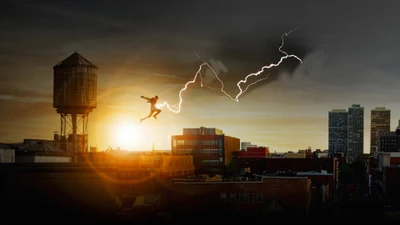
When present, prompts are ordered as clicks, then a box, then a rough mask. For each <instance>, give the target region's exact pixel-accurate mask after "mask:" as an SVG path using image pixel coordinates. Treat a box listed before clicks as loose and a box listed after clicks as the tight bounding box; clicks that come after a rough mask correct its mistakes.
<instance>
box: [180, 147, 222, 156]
mask: <svg viewBox="0 0 400 225" xmlns="http://www.w3.org/2000/svg"><path fill="white" fill-rule="evenodd" d="M176 152H178V153H186V154H192V153H197V154H218V153H220V155H223V153H224V150H223V149H218V148H205V149H195V150H193V148H184V149H183V148H178V149H176Z"/></svg>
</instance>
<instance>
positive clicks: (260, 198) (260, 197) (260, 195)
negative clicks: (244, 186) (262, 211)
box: [257, 193, 263, 202]
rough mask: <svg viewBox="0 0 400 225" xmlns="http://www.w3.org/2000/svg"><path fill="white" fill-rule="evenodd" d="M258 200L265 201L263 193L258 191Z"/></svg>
mask: <svg viewBox="0 0 400 225" xmlns="http://www.w3.org/2000/svg"><path fill="white" fill-rule="evenodd" d="M257 202H263V193H257Z"/></svg>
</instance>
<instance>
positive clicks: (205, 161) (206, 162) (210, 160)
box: [203, 159, 219, 165]
mask: <svg viewBox="0 0 400 225" xmlns="http://www.w3.org/2000/svg"><path fill="white" fill-rule="evenodd" d="M203 163H204V165H215V164H219V161H218V159H206V160H203Z"/></svg>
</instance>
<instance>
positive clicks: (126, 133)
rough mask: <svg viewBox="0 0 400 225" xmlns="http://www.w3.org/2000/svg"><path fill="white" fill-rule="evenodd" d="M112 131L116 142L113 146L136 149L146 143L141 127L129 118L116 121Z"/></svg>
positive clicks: (130, 149) (122, 148)
mask: <svg viewBox="0 0 400 225" xmlns="http://www.w3.org/2000/svg"><path fill="white" fill-rule="evenodd" d="M111 132H112V136H113V142H114V143H113V146H115V147H117V148H120V149H121V150H129V151H134V150H136V149H138V148H141V147H142V146H143V145H144V143H145V140H144V138H145V136H144V132H143V131H142V130H141V127H140V126H139V125H137V124H135V123H134V122H133V121H130V120H127V119H123V118H121V119H120V120H119V121H117V122H116V123H114V124H113V128H112V130H111Z"/></svg>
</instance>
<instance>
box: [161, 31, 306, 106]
mask: <svg viewBox="0 0 400 225" xmlns="http://www.w3.org/2000/svg"><path fill="white" fill-rule="evenodd" d="M299 28H300V27H297V28H296V29H293V30H291V31H289V32H286V33H284V34H282V35H281V41H282V42H281V45H280V46H279V48H278V50H279V51H280V52H281V53H282V54H284V55H283V56H282V57H281V58H280V60H279V61H278V62H276V63H271V64H269V65H265V66H263V67H261V69H260V70H258V71H257V72H253V73H250V74H248V75H247V76H246V77H245V78H244V79H243V80H240V81H239V82H238V83H237V84H236V86H237V87H238V89H239V92H238V94H236V96H235V97H232V96H231V95H229V94H228V93H227V92H226V91H225V84H224V82H223V81H222V80H221V78H220V77H219V76H218V74H217V73H216V72H215V70H214V69H213V68H212V66H211V65H210V64H209V63H208V62H206V61H204V60H203V59H201V58H200V56H199V55H198V54H197V53H196V52H194V54H195V55H196V56H197V58H198V59H199V60H200V62H201V64H200V66H199V69H198V70H197V72H196V74H195V75H194V77H193V79H192V80H190V81H188V82H187V83H186V84H185V86H184V87H183V88H182V89H181V90H180V91H179V103H178V104H175V105H172V106H171V105H169V104H168V103H167V102H163V103H161V104H157V107H158V108H162V107H164V106H166V107H167V108H168V109H169V110H170V111H171V112H174V113H179V112H180V111H181V105H182V103H183V98H182V93H183V92H184V91H186V89H187V88H188V86H189V84H193V83H195V82H196V80H197V78H198V77H200V85H201V87H203V86H204V84H203V77H202V75H201V71H202V69H203V67H208V68H209V69H210V70H211V71H212V73H213V74H214V76H215V78H216V79H217V80H218V81H219V82H220V83H221V89H220V91H221V92H222V93H224V94H225V95H226V96H227V97H229V98H230V99H231V100H232V101H235V102H239V97H240V96H241V95H243V94H244V93H245V92H246V91H247V90H248V89H249V87H251V86H253V85H255V84H256V83H258V82H261V81H263V80H266V79H268V77H269V74H267V75H266V76H264V77H262V78H260V79H258V80H256V81H254V82H252V83H250V84H248V85H247V86H246V87H245V88H244V89H243V88H242V86H241V85H242V84H247V82H248V79H249V78H250V77H258V76H259V75H261V74H262V73H263V72H264V71H265V70H268V69H271V68H272V67H278V66H279V65H280V64H281V63H282V62H283V61H284V60H285V59H287V58H295V59H297V60H298V61H299V62H300V63H303V61H302V60H301V59H300V58H299V57H298V56H296V55H293V54H288V53H287V52H285V51H284V50H282V48H283V46H284V45H285V37H287V36H289V34H291V33H292V32H294V31H296V30H297V29H299Z"/></svg>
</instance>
